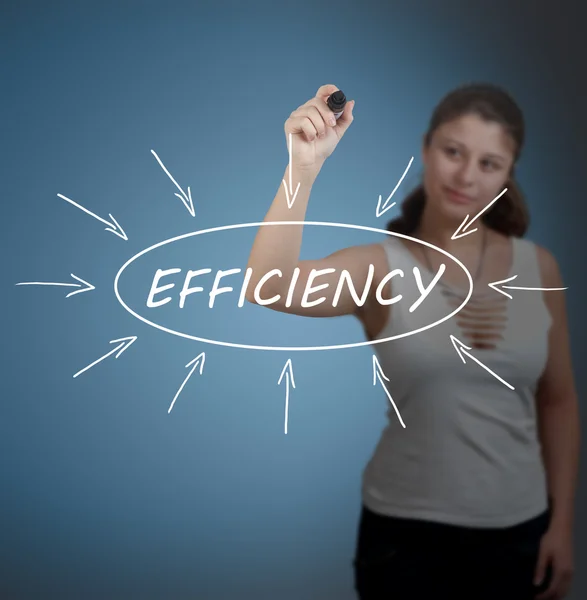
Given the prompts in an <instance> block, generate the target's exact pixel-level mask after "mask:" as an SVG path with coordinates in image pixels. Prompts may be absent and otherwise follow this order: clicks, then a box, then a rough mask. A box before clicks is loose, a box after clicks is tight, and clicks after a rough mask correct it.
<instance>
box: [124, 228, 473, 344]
mask: <svg viewBox="0 0 587 600" xmlns="http://www.w3.org/2000/svg"><path fill="white" fill-rule="evenodd" d="M267 225H304V226H305V225H317V226H320V227H342V228H347V229H360V230H363V231H372V232H375V233H383V234H385V235H389V236H392V237H393V236H395V237H401V238H404V239H407V240H412V241H414V242H417V243H418V244H424V245H425V246H428V247H430V248H432V249H433V250H437V251H438V252H441V253H442V254H444V255H446V256H448V258H450V259H451V260H454V261H455V262H456V263H457V264H458V265H459V266H460V267H461V268H462V269H463V271H465V273H466V274H467V277H468V279H469V293H468V295H467V297H466V298H465V299H464V301H463V303H462V304H461V305H460V306H459V307H458V308H457V309H456V310H454V311H453V312H452V313H450V314H449V315H447V316H446V317H444V318H443V319H441V320H440V321H437V322H434V323H432V324H431V325H427V326H426V327H420V329H416V330H414V331H408V332H407V333H402V334H399V335H394V336H391V337H388V338H384V339H381V340H373V341H366V342H356V343H354V344H337V345H335V346H254V345H249V344H237V343H232V342H221V341H219V340H209V339H207V338H201V337H197V336H195V335H189V334H187V333H182V332H180V331H175V330H173V329H168V328H167V327H163V325H158V324H157V323H153V322H151V321H149V320H148V319H145V318H144V317H142V316H141V315H139V314H137V313H135V312H134V311H133V310H132V309H131V308H130V307H128V306H127V305H126V304H125V303H124V301H123V300H122V298H121V297H120V294H119V292H118V280H119V278H120V276H121V275H122V273H123V271H124V270H125V269H126V268H127V267H128V266H129V265H130V264H131V263H132V262H133V261H135V260H136V259H137V258H139V257H140V256H142V255H143V254H147V253H148V252H150V251H151V250H154V249H155V248H159V247H160V246H165V245H166V244H171V243H173V242H176V241H178V240H182V239H184V238H188V237H192V236H195V235H204V234H205V233H212V232H214V231H226V230H229V229H241V228H244V227H264V226H267ZM114 293H115V294H116V298H117V299H118V302H120V304H121V306H122V307H123V308H124V309H125V310H127V311H128V312H129V313H130V314H131V315H133V316H134V317H136V318H137V319H139V321H142V322H143V323H146V324H147V325H151V326H152V327H155V328H156V329H160V330H161V331H165V332H166V333H170V334H172V335H177V336H179V337H184V338H187V339H190V340H195V341H197V342H204V343H205V344H213V345H217V346H228V347H230V348H243V349H245V350H277V351H286V350H287V351H291V352H299V351H302V350H304V351H310V350H341V349H343V348H359V347H361V346H372V345H375V344H382V343H384V342H390V341H392V340H397V339H399V338H402V337H407V336H408V335H413V334H415V333H419V332H421V331H426V329H430V328H431V327H435V326H436V325H440V323H443V322H444V321H446V320H447V319H450V318H451V317H452V316H453V315H455V314H456V313H458V312H459V311H460V310H461V309H462V308H463V307H464V306H465V304H467V302H468V301H469V298H470V297H471V295H472V293H473V278H472V277H471V274H470V273H469V271H468V270H467V268H466V267H465V265H464V264H463V263H462V262H461V261H460V260H459V259H458V258H455V257H454V256H452V255H451V254H449V253H448V252H447V251H446V250H443V249H442V248H437V247H436V246H434V245H433V244H430V243H429V242H425V241H424V240H419V239H417V238H412V237H410V236H409V235H404V234H402V233H396V232H392V231H388V230H386V229H378V228H376V227H367V226H364V225H351V224H346V223H329V222H323V221H267V222H266V221H262V222H258V223H237V224H235V225H222V226H221V227H212V228H210V229H201V230H199V231H192V232H190V233H184V234H183V235H178V236H176V237H174V238H170V239H168V240H164V241H162V242H158V243H157V244H153V245H152V246H149V247H148V248H145V250H141V252H139V253H138V254H135V255H134V256H132V257H131V258H129V259H128V260H127V261H126V262H125V263H124V264H123V265H122V267H121V268H120V269H119V271H118V273H116V277H115V278H114ZM325 318H326V317H325Z"/></svg>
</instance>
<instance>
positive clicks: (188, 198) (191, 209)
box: [151, 150, 196, 217]
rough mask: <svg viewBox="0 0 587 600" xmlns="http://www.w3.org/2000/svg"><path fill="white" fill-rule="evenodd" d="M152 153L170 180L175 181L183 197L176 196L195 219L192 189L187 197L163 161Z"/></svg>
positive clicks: (153, 151)
mask: <svg viewBox="0 0 587 600" xmlns="http://www.w3.org/2000/svg"><path fill="white" fill-rule="evenodd" d="M151 152H152V153H153V156H154V157H155V158H156V159H157V162H158V163H159V164H160V165H161V168H162V169H163V170H164V171H165V173H166V174H167V177H169V179H171V181H173V183H174V184H175V185H176V187H177V189H178V190H179V191H180V192H181V196H180V195H179V194H177V193H176V194H175V195H176V196H177V197H178V198H179V199H180V200H181V201H182V202H183V204H184V206H185V207H186V208H187V209H188V212H189V213H190V215H192V217H195V216H196V211H195V210H194V203H193V201H192V192H191V190H190V187H189V186H188V193H187V195H186V193H185V192H184V191H183V190H182V189H181V187H180V185H179V183H177V181H175V179H174V178H173V176H172V175H171V173H170V172H169V171H168V170H167V169H166V167H165V165H164V164H163V163H162V162H161V159H160V158H159V157H158V156H157V153H156V152H155V150H151Z"/></svg>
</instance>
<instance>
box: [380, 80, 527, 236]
mask: <svg viewBox="0 0 587 600" xmlns="http://www.w3.org/2000/svg"><path fill="white" fill-rule="evenodd" d="M465 114H476V115H478V116H480V117H481V118H482V119H484V120H486V121H494V122H497V123H500V124H501V125H502V126H503V127H504V129H505V130H506V132H507V133H508V134H509V135H510V136H511V137H512V139H513V140H514V142H515V145H516V149H515V154H514V165H515V164H516V162H517V160H518V158H519V157H520V154H521V152H522V148H523V146H524V136H525V131H524V129H525V128H524V116H523V114H522V111H521V110H520V108H519V106H518V105H517V104H516V102H515V101H514V100H513V98H512V97H511V96H510V95H509V94H508V93H507V92H506V91H505V90H504V89H502V88H500V87H498V86H496V85H492V84H488V83H473V84H468V85H463V86H460V87H458V88H456V89H455V90H453V91H451V92H450V93H448V94H447V95H446V96H445V97H444V98H443V99H442V100H441V101H440V102H439V104H438V105H437V106H436V108H435V109H434V112H433V113H432V118H431V119H430V123H429V125H428V131H427V132H426V135H425V137H424V141H425V144H426V145H428V144H429V143H430V140H431V138H432V135H433V133H434V132H435V131H436V129H437V128H438V127H440V126H441V125H443V124H444V123H447V122H449V121H452V120H454V119H457V118H459V117H461V116H463V115H465ZM505 187H507V192H506V193H505V194H504V195H503V196H501V198H500V199H499V200H498V201H497V202H496V203H495V204H494V205H493V206H492V207H491V208H490V209H489V210H488V211H487V212H486V213H484V214H483V215H482V216H481V217H480V218H481V221H482V222H483V223H484V224H485V225H487V226H488V227H491V228H492V229H495V230H496V231H499V232H501V233H504V234H505V235H508V236H509V235H513V236H516V237H523V236H524V234H525V233H526V231H527V229H528V226H529V225H530V215H529V212H528V208H527V206H526V200H525V198H524V194H523V193H522V191H521V190H520V187H519V185H518V184H517V183H516V181H515V179H514V167H513V166H512V170H511V174H510V178H509V180H508V182H507V184H506V186H505ZM425 204H426V191H425V189H424V186H423V185H422V184H420V185H418V187H416V188H415V189H414V190H413V191H412V192H411V193H410V194H409V195H408V196H407V197H406V198H405V199H404V200H403V202H402V204H401V215H400V216H399V217H396V218H394V219H392V220H391V221H389V223H388V224H387V231H393V232H396V233H401V234H404V235H410V234H411V233H413V232H414V231H415V230H416V228H417V227H418V225H419V222H420V217H421V216H422V212H423V210H424V205H425Z"/></svg>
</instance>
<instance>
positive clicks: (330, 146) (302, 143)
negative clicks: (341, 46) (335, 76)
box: [284, 85, 355, 169]
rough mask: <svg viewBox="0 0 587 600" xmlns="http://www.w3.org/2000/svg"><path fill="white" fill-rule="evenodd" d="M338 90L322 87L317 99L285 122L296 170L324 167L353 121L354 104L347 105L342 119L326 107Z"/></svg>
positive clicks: (348, 103)
mask: <svg viewBox="0 0 587 600" xmlns="http://www.w3.org/2000/svg"><path fill="white" fill-rule="evenodd" d="M336 91H338V88H337V87H336V86H334V85H323V86H321V87H320V88H319V89H318V91H317V93H316V96H314V98H311V99H310V100H308V101H307V102H306V103H305V104H302V105H301V106H300V107H299V108H297V109H296V110H294V111H293V112H292V113H291V115H290V116H289V118H288V119H287V121H286V122H285V125H284V129H285V137H286V143H287V145H288V149H289V134H290V133H291V134H292V136H291V137H292V140H291V141H292V148H291V149H289V151H290V152H291V157H292V158H291V159H292V163H293V165H294V167H297V168H298V169H312V168H320V167H321V166H322V163H323V162H324V161H325V160H326V159H327V158H328V157H329V156H330V155H331V154H332V152H334V149H335V148H336V145H337V144H338V142H339V141H340V140H341V138H342V136H343V135H344V134H345V132H346V130H347V129H348V128H349V126H350V124H351V123H352V122H353V107H354V104H355V103H354V101H350V102H347V103H346V106H345V107H344V111H343V113H342V115H340V117H339V118H338V120H335V118H334V113H333V112H332V111H331V110H330V108H329V107H328V105H327V104H326V100H327V99H328V96H330V95H331V94H333V93H334V92H336Z"/></svg>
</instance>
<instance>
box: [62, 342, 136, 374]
mask: <svg viewBox="0 0 587 600" xmlns="http://www.w3.org/2000/svg"><path fill="white" fill-rule="evenodd" d="M136 339H137V336H136V335H132V336H130V337H125V338H120V339H118V340H110V343H111V344H115V343H116V342H122V343H121V344H119V345H118V346H116V348H114V350H110V352H108V353H107V354H104V356H101V357H100V358H99V359H98V360H95V361H94V362H93V363H91V364H89V365H88V366H87V367H84V368H83V369H82V370H81V371H78V372H77V373H76V374H75V375H74V377H77V376H78V375H81V374H82V373H83V372H84V371H87V370H88V369H91V368H92V367H93V366H95V365H97V364H98V363H99V362H101V361H103V360H104V359H105V358H108V357H109V356H110V355H111V354H114V353H115V352H116V351H118V350H119V352H118V354H117V355H116V357H115V358H118V357H119V356H120V355H121V354H122V353H123V352H124V351H125V350H126V349H127V348H130V347H131V345H132V344H133V342H134V341H135V340H136Z"/></svg>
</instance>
